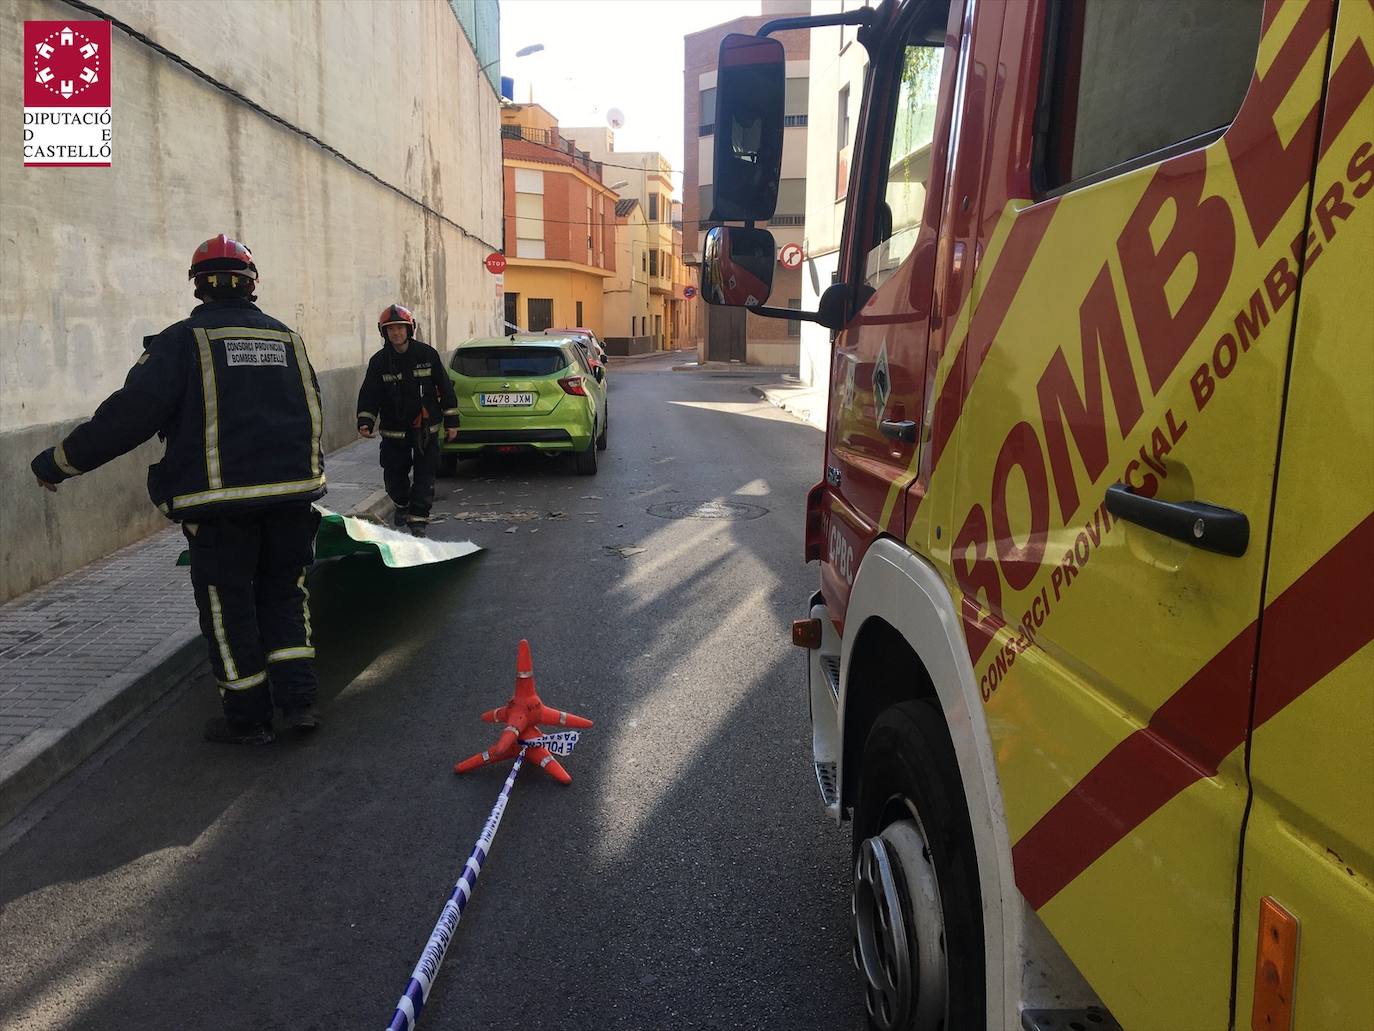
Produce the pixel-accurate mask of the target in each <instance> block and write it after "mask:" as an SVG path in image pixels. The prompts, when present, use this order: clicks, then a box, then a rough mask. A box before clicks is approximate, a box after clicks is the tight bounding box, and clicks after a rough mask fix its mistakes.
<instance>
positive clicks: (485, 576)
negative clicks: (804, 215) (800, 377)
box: [0, 359, 862, 1031]
mask: <svg viewBox="0 0 1374 1031" xmlns="http://www.w3.org/2000/svg"><path fill="white" fill-rule="evenodd" d="M610 378H611V394H610V406H611V407H610V420H609V427H610V448H609V450H608V451H606V452H603V453H602V456H601V457H602V462H601V468H600V472H599V473H598V475H596V476H595V477H579V476H577V475H575V474H574V473H573V471H572V469H571V467H570V466H567V465H564V464H563V463H562V462H558V463H553V462H543V461H540V460H535V459H528V460H512V461H508V462H505V463H501V464H484V463H464V465H463V466H462V467H461V469H460V474H459V477H458V478H457V479H455V480H441V481H440V484H439V501H438V504H437V505H436V509H435V514H436V516H443V517H445V518H442V519H440V520H439V521H438V522H436V524H435V525H434V527H433V528H432V531H431V532H432V534H433V536H435V537H440V538H446V539H471V540H473V541H475V542H477V543H478V544H481V545H482V546H483V547H484V548H485V549H486V550H485V551H484V552H482V553H481V554H479V555H477V556H474V557H472V558H469V559H465V560H460V561H459V562H458V563H456V564H453V565H450V566H447V567H440V568H426V569H419V570H410V571H392V572H388V571H384V570H383V569H382V568H381V567H380V565H379V564H374V563H373V561H372V560H370V559H366V558H354V559H345V560H339V561H334V562H331V563H327V564H325V565H324V566H322V567H321V568H319V569H317V570H316V571H315V573H314V574H312V587H311V590H312V597H313V599H314V623H315V629H316V640H317V644H318V646H319V649H320V655H321V658H320V661H319V667H320V673H321V680H322V685H323V686H322V713H323V717H324V719H325V721H326V722H325V727H324V729H323V730H322V731H321V732H320V733H319V734H317V735H316V736H315V737H314V738H311V739H307V740H304V741H298V740H287V739H279V740H278V742H277V743H276V744H274V745H272V746H270V747H268V748H261V749H236V748H232V747H225V746H215V745H210V744H205V743H203V742H201V741H200V740H199V731H200V727H201V724H202V722H203V721H204V720H205V719H206V718H207V717H208V716H210V715H213V714H214V713H215V712H216V711H217V709H218V706H217V702H216V700H215V695H214V687H213V683H212V682H211V681H209V680H208V679H205V678H199V679H197V680H195V681H193V682H191V683H190V684H188V685H186V686H185V688H183V689H182V690H180V691H179V692H178V693H176V694H174V695H173V696H171V697H170V698H169V699H167V700H165V701H164V703H163V704H161V705H160V706H159V707H158V708H157V709H156V710H155V711H154V712H153V713H152V714H150V716H149V717H148V718H146V719H144V720H142V721H141V722H140V725H138V726H136V727H135V728H134V729H133V730H131V731H129V732H127V733H126V734H124V735H123V736H122V737H121V738H120V739H118V740H117V741H116V742H114V743H113V744H112V745H111V746H109V747H107V748H106V749H105V750H104V751H103V752H102V753H101V754H99V755H97V756H95V757H94V758H93V759H91V760H90V761H89V762H87V763H86V764H85V765H84V766H83V767H82V768H81V769H79V770H78V771H77V772H76V773H74V774H73V775H72V776H71V777H69V778H68V779H67V781H65V782H64V783H63V784H61V785H59V786H58V787H57V788H55V789H54V790H53V791H52V792H50V793H49V796H48V797H46V798H45V799H43V800H41V802H40V803H39V807H38V810H37V812H38V815H40V816H41V817H42V818H41V819H40V820H38V821H37V822H36V823H35V822H33V816H32V814H31V815H30V823H32V826H31V827H30V829H29V830H28V831H27V833H25V834H23V836H22V837H20V838H19V839H18V840H17V841H13V842H12V843H11V844H10V846H9V847H8V849H7V850H6V851H5V852H4V853H3V854H0V906H2V907H3V908H0V1026H3V1027H6V1028H10V1027H13V1028H39V1027H42V1028H130V1027H136V1026H141V1027H154V1028H164V1027H165V1028H171V1027H206V1028H209V1027H214V1028H224V1029H227V1028H255V1029H262V1028H288V1027H289V1028H293V1029H306V1028H318V1029H331V1031H332V1029H337V1028H355V1027H358V1028H364V1027H371V1028H380V1027H383V1026H385V1024H386V1022H387V1020H388V1019H389V1018H390V1016H391V1013H392V1009H393V1007H394V1005H395V1002H396V999H397V996H398V995H399V994H400V993H401V991H402V989H403V988H404V987H405V984H406V980H407V978H408V976H409V973H410V970H411V968H412V966H413V965H414V963H415V961H416V959H417V957H418V955H419V952H420V950H421V948H422V947H423V945H424V943H425V941H426V939H427V937H428V935H429V931H430V928H431V927H432V926H433V923H434V920H435V919H436V917H437V915H438V912H439V910H440V908H441V906H442V904H443V902H444V900H445V898H446V897H447V896H448V894H449V892H450V890H451V888H452V884H453V881H454V879H455V878H456V877H457V875H458V873H459V872H460V871H461V868H462V863H463V860H464V859H465V858H466V856H467V854H468V851H469V850H470V848H471V847H472V843H473V841H474V840H475V839H476V836H477V834H478V832H479V830H480V829H481V827H482V824H483V822H484V820H485V819H486V816H487V813H488V811H489V809H490V807H491V805H492V803H493V802H494V800H495V797H496V794H497V791H498V790H499V788H500V785H501V782H502V779H503V777H504V768H503V769H502V770H501V771H499V772H498V771H497V770H486V771H481V772H478V773H476V774H469V775H467V776H464V777H456V776H454V775H453V773H452V772H451V769H452V765H453V763H454V762H455V761H456V760H458V759H461V758H463V757H465V756H467V755H469V754H471V753H473V752H475V751H479V750H481V748H483V747H485V746H486V745H487V744H489V743H490V742H491V741H492V740H494V733H493V731H494V729H495V728H493V727H491V726H490V725H488V724H483V723H480V722H479V721H478V719H477V717H478V715H479V714H480V713H481V712H482V711H483V710H485V709H488V708H492V707H494V706H496V705H499V704H501V703H502V702H504V701H505V699H506V698H507V697H508V695H509V694H510V691H511V687H512V684H513V680H514V669H515V655H516V645H517V642H518V641H519V639H520V638H521V637H527V638H529V640H530V642H531V645H532V648H533V653H534V666H535V675H536V678H537V682H538V686H539V690H540V692H541V694H542V695H543V697H544V699H545V700H546V701H547V702H549V703H550V704H552V705H554V706H556V707H560V708H565V709H568V710H570V711H573V712H579V713H583V714H586V715H588V716H591V717H592V718H593V719H595V720H596V726H595V727H594V728H593V729H591V730H589V731H586V732H585V733H584V735H583V738H582V742H581V744H580V745H579V747H578V750H577V752H576V754H575V755H574V756H572V757H571V758H570V759H568V760H566V764H567V766H568V768H569V770H570V771H571V772H572V774H573V778H574V780H573V784H572V785H571V786H570V787H566V788H565V787H560V786H558V785H556V784H554V783H553V782H552V781H550V780H548V779H547V777H545V776H544V775H543V774H542V773H540V772H539V771H538V770H536V769H533V768H528V769H526V770H525V771H524V772H523V773H522V774H521V776H520V779H519V781H518V782H517V784H516V786H515V791H514V793H513V795H512V798H511V804H510V807H509V809H508V810H507V812H506V817H505V822H504V823H503V824H502V826H501V830H500V833H499V834H498V836H497V839H496V843H495V847H494V850H493V852H492V855H491V858H490V860H489V861H488V863H487V865H486V867H485V869H484V870H483V873H482V877H481V881H480V883H479V884H478V887H477V891H476V893H475V895H474V898H473V901H472V903H471V905H469V907H468V909H467V913H466V916H465V917H464V919H463V922H462V924H461V926H460V927H459V929H458V933H457V935H456V937H455V940H454V943H453V946H452V947H451V949H450V950H449V954H448V958H447V961H446V962H445V964H444V967H443V970H442V972H441V974H440V976H439V980H438V984H437V986H436V987H435V989H434V992H433V994H432V995H431V996H430V1000H429V1003H428V1005H427V1007H426V1009H425V1012H424V1015H423V1017H422V1019H421V1021H420V1027H421V1028H435V1029H438V1028H511V1027H515V1026H524V1027H535V1028H564V1029H588V1031H600V1029H610V1028H628V1029H658V1028H751V1029H752V1028H780V1029H788V1031H796V1029H807V1028H816V1029H820V1028H825V1029H833V1028H856V1027H859V1026H861V1023H862V1020H861V1001H860V995H859V991H858V983H857V979H856V978H857V975H856V974H855V973H854V971H853V968H852V966H851V964H850V961H849V939H848V933H849V932H848V881H849V878H848V873H847V865H848V857H849V838H848V829H847V827H846V828H844V829H840V828H836V827H835V826H834V825H832V824H830V823H829V822H828V820H827V819H826V818H825V817H824V815H823V814H822V813H821V810H820V805H819V802H818V799H817V795H816V788H815V782H814V777H813V774H812V770H811V765H810V729H809V725H808V721H807V705H806V696H805V670H804V666H803V659H802V656H801V655H800V654H798V653H796V652H795V651H794V650H793V648H792V647H791V645H790V643H789V641H788V625H789V623H790V620H791V619H792V618H794V617H795V616H796V615H797V614H799V613H802V612H803V610H804V602H805V599H806V597H807V595H808V594H809V593H810V592H811V591H812V590H813V589H814V586H813V585H814V582H815V576H814V570H811V569H808V568H807V567H806V566H804V565H803V564H802V559H801V538H802V516H803V501H804V496H805V492H806V489H807V487H809V486H810V484H811V483H812V482H813V481H814V480H815V479H816V477H817V473H818V470H819V465H820V458H819V452H820V446H821V439H820V434H819V433H818V432H817V431H816V430H814V429H812V428H810V427H809V426H806V425H804V424H802V423H800V422H798V421H796V420H794V419H793V418H792V417H790V416H788V415H785V414H784V413H782V412H780V411H778V410H776V409H774V408H772V407H770V406H769V405H767V404H766V403H764V402H762V401H760V400H758V399H757V398H755V397H754V396H753V395H752V394H750V393H749V391H748V386H749V384H750V382H753V380H751V379H749V378H746V377H743V376H738V375H727V374H709V373H686V372H678V373H674V372H671V371H669V367H668V363H667V361H665V360H661V359H655V360H649V361H645V362H637V363H632V362H621V363H616V364H614V365H613V367H612V371H611V374H610ZM711 503H717V504H714V505H713V504H711ZM720 503H726V504H723V505H722V504H720ZM702 505H707V506H708V507H706V508H705V509H701V508H700V507H699V506H702ZM733 505H743V506H749V507H748V508H745V509H739V510H736V509H733V508H731V507H730V506H733ZM656 506H670V507H669V508H667V509H663V508H658V507H656ZM724 511H729V512H731V513H733V514H734V515H736V516H744V515H747V516H750V517H751V518H728V519H727V518H702V516H703V515H720V514H722V513H723V512H724ZM554 513H558V514H557V515H555V514H554ZM654 513H660V514H654ZM662 513H667V514H669V515H675V516H678V517H677V518H665V517H664V515H663V514H662ZM686 513H695V514H686ZM684 514H686V515H685V517H684ZM511 528H514V530H515V532H514V533H511V532H508V531H509V530H510V529H511ZM10 836H11V838H12V837H13V832H11V835H10Z"/></svg>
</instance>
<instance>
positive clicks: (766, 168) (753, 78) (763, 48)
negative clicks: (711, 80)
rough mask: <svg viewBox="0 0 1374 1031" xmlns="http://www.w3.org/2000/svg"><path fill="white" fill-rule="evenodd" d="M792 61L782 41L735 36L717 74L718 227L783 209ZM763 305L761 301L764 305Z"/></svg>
mask: <svg viewBox="0 0 1374 1031" xmlns="http://www.w3.org/2000/svg"><path fill="white" fill-rule="evenodd" d="M786 83H787V59H786V58H785V56H784V55H783V49H782V44H781V43H780V42H778V41H777V40H776V39H768V38H761V37H759V36H745V35H742V34H740V33H731V34H730V35H728V36H726V37H725V38H724V39H723V40H721V44H720V61H719V64H718V66H717V72H716V121H715V127H716V132H715V161H714V164H713V171H714V177H713V179H712V187H713V194H712V204H713V207H712V209H711V214H710V215H709V216H708V217H709V218H710V220H711V221H713V222H731V221H735V222H764V221H767V220H768V219H770V218H772V217H773V213H774V211H775V210H776V209H777V206H778V180H779V177H780V175H781V172H782V129H783V99H784V93H785V87H786ZM760 303H761V302H760Z"/></svg>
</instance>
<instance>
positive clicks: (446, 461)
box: [439, 451, 458, 477]
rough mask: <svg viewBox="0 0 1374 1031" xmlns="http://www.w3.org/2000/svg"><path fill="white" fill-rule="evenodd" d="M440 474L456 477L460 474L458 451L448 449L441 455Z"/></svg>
mask: <svg viewBox="0 0 1374 1031" xmlns="http://www.w3.org/2000/svg"><path fill="white" fill-rule="evenodd" d="M439 475H440V476H448V477H454V476H457V475H458V453H457V452H456V451H448V452H445V453H444V454H441V455H440V456H439Z"/></svg>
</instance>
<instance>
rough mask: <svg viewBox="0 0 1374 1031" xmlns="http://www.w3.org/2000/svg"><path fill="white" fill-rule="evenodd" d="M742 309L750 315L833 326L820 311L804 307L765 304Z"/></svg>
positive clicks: (827, 326)
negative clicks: (777, 306) (781, 306)
mask: <svg viewBox="0 0 1374 1031" xmlns="http://www.w3.org/2000/svg"><path fill="white" fill-rule="evenodd" d="M744 310H745V311H747V312H748V313H749V314H750V315H757V316H759V317H760V318H764V319H795V320H796V321H798V322H818V323H820V324H821V325H822V326H825V327H826V328H827V329H834V328H835V327H834V326H831V325H830V324H829V322H828V320H827V319H826V318H825V316H823V315H822V314H821V313H820V312H818V311H807V310H805V309H804V308H770V307H768V306H767V305H766V304H765V305H758V306H757V307H753V308H745V309H744Z"/></svg>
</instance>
